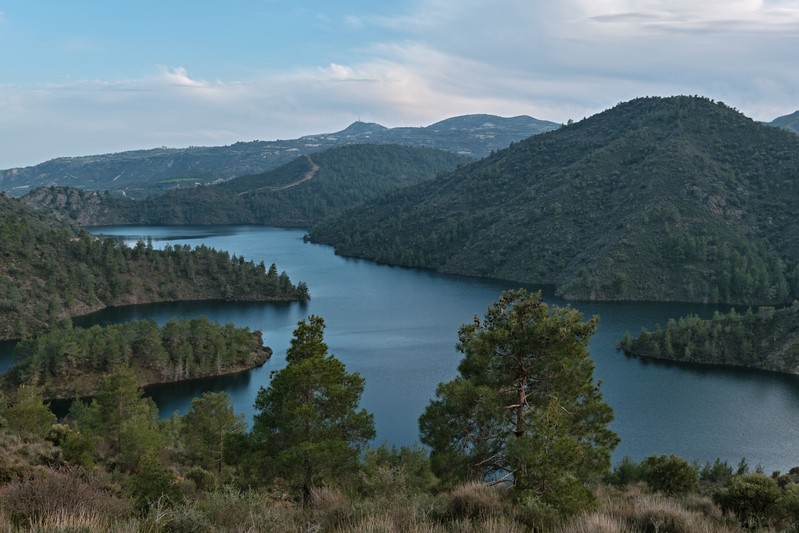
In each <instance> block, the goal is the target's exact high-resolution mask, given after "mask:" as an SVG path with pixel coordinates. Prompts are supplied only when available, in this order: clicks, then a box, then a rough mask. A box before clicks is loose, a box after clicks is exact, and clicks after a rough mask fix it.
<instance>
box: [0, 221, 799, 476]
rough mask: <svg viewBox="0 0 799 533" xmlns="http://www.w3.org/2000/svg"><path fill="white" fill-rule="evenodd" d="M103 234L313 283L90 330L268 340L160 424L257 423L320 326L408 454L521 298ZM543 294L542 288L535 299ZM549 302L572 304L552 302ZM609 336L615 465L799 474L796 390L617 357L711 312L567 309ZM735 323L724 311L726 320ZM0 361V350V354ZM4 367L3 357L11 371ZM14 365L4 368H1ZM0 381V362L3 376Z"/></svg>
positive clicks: (167, 231)
mask: <svg viewBox="0 0 799 533" xmlns="http://www.w3.org/2000/svg"><path fill="white" fill-rule="evenodd" d="M94 231H95V232H96V233H100V234H104V235H113V236H117V237H119V238H122V239H125V240H126V241H129V242H135V241H136V240H137V239H146V238H148V237H150V238H152V239H153V242H154V245H155V246H156V247H158V246H163V245H165V244H168V243H169V244H189V245H192V246H194V245H199V244H207V245H209V246H213V247H215V248H217V249H224V250H228V251H229V252H230V253H231V254H236V255H243V256H244V257H245V258H247V259H252V260H255V261H256V262H257V261H264V262H265V263H266V264H267V265H269V264H270V263H272V262H275V263H277V266H278V270H281V271H282V270H285V271H286V272H288V274H289V275H290V276H291V279H292V280H293V281H295V282H296V281H305V282H306V283H308V285H309V287H310V291H311V296H312V299H311V301H310V302H308V303H307V304H300V303H281V304H275V303H229V304H228V303H216V302H215V303H188V304H187V303H183V304H163V305H146V306H136V307H128V308H116V309H109V310H105V311H102V312H100V313H97V314H95V315H92V316H90V317H87V318H85V319H83V320H82V321H76V322H82V323H83V324H91V323H109V322H118V321H124V320H131V319H136V318H153V319H155V320H157V321H159V322H160V323H163V322H164V321H166V320H168V319H169V318H171V317H173V316H199V315H205V316H207V317H209V318H210V319H212V320H217V321H221V322H232V323H234V324H237V325H240V326H249V327H250V328H253V329H259V330H261V331H263V332H264V342H265V343H266V344H267V345H268V346H271V347H272V349H273V350H274V356H273V357H272V359H271V360H270V361H269V362H268V363H267V364H266V365H264V367H262V368H260V369H256V370H253V371H252V372H249V373H246V374H242V375H238V376H232V377H226V378H216V379H211V380H206V381H203V382H199V383H192V384H179V385H169V386H160V387H155V388H152V389H149V390H148V393H150V394H151V395H152V396H153V397H154V398H155V400H156V402H157V404H158V406H159V408H160V409H161V413H162V415H164V416H168V415H170V414H171V413H172V412H174V411H180V412H185V410H186V409H187V407H188V405H189V403H190V401H191V398H192V397H194V396H196V395H199V394H201V393H202V392H203V391H204V390H226V391H227V392H228V393H230V395H231V396H232V398H233V401H234V404H235V408H236V410H237V412H241V413H244V414H245V415H246V416H247V417H248V419H249V418H251V416H252V412H253V410H252V406H253V402H254V400H255V396H256V394H257V391H258V389H259V387H261V386H267V385H268V383H269V376H270V373H271V372H273V371H275V370H278V369H280V368H282V367H283V366H284V365H285V359H284V355H285V350H286V348H287V347H288V345H289V341H290V339H291V333H292V331H293V329H294V328H295V327H296V324H297V322H298V321H299V320H302V319H303V318H305V317H306V316H308V315H309V314H317V315H320V316H322V317H323V318H324V319H325V322H326V324H327V330H326V336H325V338H326V341H327V344H328V346H329V348H330V352H331V353H333V354H335V355H336V356H337V357H338V358H339V359H341V360H342V361H343V362H344V363H345V364H346V366H347V369H348V370H349V371H356V372H359V373H360V374H361V375H362V376H363V377H364V378H365V380H366V389H365V391H364V395H363V399H362V403H363V406H364V407H365V408H366V409H368V410H369V411H371V412H372V413H374V415H375V425H376V429H377V435H378V436H377V443H380V442H383V441H387V442H388V443H390V444H396V445H401V444H412V443H414V442H416V441H417V439H418V427H417V420H418V417H419V415H420V414H421V413H422V411H423V410H424V408H425V406H426V405H427V403H428V402H429V401H430V399H431V398H432V397H433V396H434V394H435V388H436V385H437V384H438V383H439V382H442V381H447V380H450V379H452V378H453V377H454V376H455V374H456V368H457V364H458V362H459V360H460V354H459V353H458V352H457V351H456V350H455V343H456V341H457V331H458V327H459V326H460V325H461V324H463V323H465V322H470V321H471V320H472V318H473V316H474V315H475V314H477V315H481V316H482V315H483V314H484V312H485V310H486V308H487V307H488V305H490V304H491V303H492V302H493V301H494V300H496V298H497V297H498V296H499V294H500V293H501V292H502V291H503V290H506V289H511V288H516V287H518V286H519V285H518V284H516V283H509V282H498V281H486V280H479V279H472V278H463V277H454V276H446V275H441V274H436V273H432V272H428V271H422V270H414V269H405V268H398V267H389V266H383V265H377V264H374V263H370V262H367V261H363V260H356V259H347V258H343V257H339V256H336V255H335V254H334V253H333V250H332V248H330V247H327V246H322V245H315V244H309V243H305V242H303V240H302V236H303V233H304V232H303V231H302V230H285V229H274V228H263V227H105V228H96V229H95V230H94ZM527 288H530V289H535V287H527ZM544 292H545V295H546V300H547V301H548V302H550V303H554V304H558V305H566V303H567V302H564V301H562V300H560V299H558V298H556V297H554V296H553V295H552V293H551V291H547V290H546V289H545V290H544ZM572 305H573V306H574V307H576V308H578V309H580V310H581V311H583V313H584V314H585V316H586V317H589V316H591V315H594V314H597V315H599V316H600V326H599V329H598V331H597V333H596V334H595V335H594V337H593V338H592V340H591V343H590V345H589V350H590V353H591V356H592V358H593V360H594V362H595V364H596V371H595V377H596V378H597V379H598V380H601V381H602V387H601V390H602V391H603V394H604V397H605V400H606V401H607V402H608V403H609V404H610V405H611V406H612V407H613V408H614V411H615V416H616V418H615V420H614V422H613V425H612V427H613V429H614V430H615V431H616V432H617V433H618V434H619V436H620V437H621V439H622V440H621V444H620V445H619V447H618V448H617V450H616V453H615V455H614V459H615V460H618V459H620V458H621V457H622V456H624V455H629V456H631V457H632V458H634V459H636V460H639V459H642V458H644V457H646V456H648V455H651V454H653V453H666V454H671V453H675V454H677V455H680V456H682V457H685V458H687V459H689V460H698V461H700V462H702V463H704V462H705V461H708V460H711V461H712V460H713V459H715V458H716V457H720V458H722V459H724V460H727V461H729V462H730V463H731V464H735V463H737V462H738V461H739V460H740V459H741V458H742V457H745V458H746V459H747V461H748V462H749V463H750V464H751V465H757V464H760V465H762V466H763V467H764V468H765V469H766V471H767V472H770V471H772V470H782V471H786V470H787V469H789V468H790V467H792V466H796V465H799V423H797V422H799V379H797V378H794V377H787V376H781V375H775V374H769V373H765V372H754V371H745V370H735V369H722V368H703V367H697V366H690V365H677V364H667V363H653V362H644V361H641V360H638V359H634V358H628V357H626V356H625V355H623V354H622V353H621V352H618V351H616V349H615V345H616V343H617V342H618V341H619V339H620V338H621V337H622V336H623V335H624V333H625V331H629V332H631V333H637V332H638V331H639V330H640V328H641V327H642V326H646V327H650V328H651V327H653V326H654V324H655V323H657V322H659V323H661V324H665V322H666V320H667V319H668V318H670V317H676V316H679V315H684V314H687V313H697V314H699V315H701V316H707V317H710V316H712V314H713V312H714V311H715V310H716V309H717V308H716V307H714V306H703V305H691V304H672V303H668V304H655V303H594V302H591V303H586V302H572ZM722 310H723V311H727V310H728V309H727V308H724V309H722ZM0 350H2V347H1V346H0ZM7 359H8V358H7V357H6V360H7ZM6 364H7V363H6ZM0 368H2V363H0Z"/></svg>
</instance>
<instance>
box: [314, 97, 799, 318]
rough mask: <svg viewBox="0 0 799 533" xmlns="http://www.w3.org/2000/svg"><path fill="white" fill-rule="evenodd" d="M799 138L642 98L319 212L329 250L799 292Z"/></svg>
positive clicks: (504, 269) (692, 287) (699, 107)
mask: <svg viewBox="0 0 799 533" xmlns="http://www.w3.org/2000/svg"><path fill="white" fill-rule="evenodd" d="M797 174H799V137H797V136H796V135H795V134H793V133H790V132H786V131H782V130H779V129H777V128H773V127H769V126H765V125H763V124H759V123H756V122H754V121H753V120H751V119H749V118H747V117H745V116H743V115H742V114H740V113H738V112H737V111H735V110H733V109H731V108H729V107H727V106H726V105H724V104H723V103H721V102H713V101H711V100H708V99H705V98H698V97H686V96H682V97H671V98H638V99H635V100H632V101H630V102H626V103H622V104H619V105H617V106H616V107H614V108H613V109H610V110H607V111H605V112H602V113H599V114H597V115H595V116H592V117H590V118H588V119H585V120H582V121H580V122H577V123H574V124H571V125H568V126H566V127H563V128H561V129H559V130H556V131H552V132H548V133H543V134H541V135H536V136H534V137H531V138H529V139H526V140H524V141H521V142H518V143H515V144H513V145H512V146H511V147H509V148H507V149H505V150H501V151H499V152H496V153H495V154H493V155H491V156H489V157H486V158H485V159H483V160H480V161H477V162H475V163H472V164H470V165H467V166H465V167H463V168H461V169H458V170H456V171H453V172H451V173H449V174H446V175H443V176H442V177H440V178H438V179H436V180H433V181H429V182H425V183H421V184H419V185H416V186H413V187H410V188H408V189H403V190H399V191H395V192H393V193H391V194H389V195H387V196H384V197H381V198H379V199H377V200H374V201H372V202H369V203H367V204H365V205H363V206H361V207H359V208H354V209H353V210H351V211H347V212H346V213H343V214H342V215H340V216H339V217H337V218H334V219H328V220H326V221H324V222H322V223H320V224H318V225H317V226H315V227H313V228H312V229H311V231H310V237H311V240H313V241H316V242H321V243H326V244H332V245H334V246H335V247H336V252H337V253H340V254H343V255H349V256H358V257H364V258H369V259H373V260H376V261H380V262H385V263H391V264H397V265H403V266H411V267H425V268H432V269H436V270H438V271H441V272H448V273H456V274H466V275H473V276H484V277H490V278H498V279H508V280H515V281H520V282H525V283H549V284H554V285H556V286H557V291H558V293H559V294H561V295H563V296H565V297H567V298H573V299H591V300H649V301H651V300H660V301H663V300H674V301H692V302H726V303H742V304H749V305H768V304H777V303H789V302H791V301H792V300H794V299H796V298H797V297H799V240H797V239H796V238H795V236H796V235H797V234H799V218H797V217H796V212H797V211H799V180H797V179H795V176H796V175H797Z"/></svg>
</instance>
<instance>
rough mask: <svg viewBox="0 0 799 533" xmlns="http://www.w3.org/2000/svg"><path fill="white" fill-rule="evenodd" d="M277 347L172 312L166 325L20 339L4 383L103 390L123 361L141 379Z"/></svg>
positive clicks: (241, 362) (232, 367)
mask: <svg viewBox="0 0 799 533" xmlns="http://www.w3.org/2000/svg"><path fill="white" fill-rule="evenodd" d="M271 354H272V351H271V350H270V349H269V348H265V347H264V346H263V341H262V338H261V333H260V332H258V331H256V332H251V331H250V330H249V328H237V327H235V326H234V325H233V324H227V325H221V324H216V323H212V322H209V321H208V319H206V318H205V317H200V318H197V319H181V320H170V321H168V322H167V323H166V324H165V325H164V326H163V327H158V324H156V323H155V321H153V320H138V321H134V322H128V323H125V324H116V325H111V326H105V327H100V326H93V327H91V328H89V329H83V328H75V327H70V328H66V329H62V330H58V331H54V332H50V333H46V334H44V335H41V336H39V337H36V338H35V339H28V340H24V341H20V342H19V343H18V344H17V346H16V348H15V349H14V356H15V358H18V359H19V360H20V362H19V363H17V364H16V365H14V366H13V367H11V368H10V369H9V370H8V371H7V372H6V374H5V376H4V378H5V379H4V383H3V384H4V388H5V389H6V390H14V389H16V388H17V387H19V386H21V385H31V386H35V387H38V388H39V389H40V390H41V394H42V395H43V396H44V397H45V398H48V399H57V398H85V397H88V396H93V395H95V394H97V392H98V391H99V390H100V386H101V384H102V378H103V376H105V375H107V374H109V373H111V372H113V371H114V369H116V368H118V367H120V366H126V367H131V368H134V369H136V370H137V376H138V378H139V379H138V380H137V384H138V385H139V386H141V387H145V386H147V385H152V384H156V383H170V382H176V381H184V380H189V379H197V378H202V377H208V376H219V375H223V374H232V373H235V372H241V371H244V370H249V369H251V368H254V367H257V366H261V365H262V364H264V362H266V360H267V359H268V358H269V356H270V355H271Z"/></svg>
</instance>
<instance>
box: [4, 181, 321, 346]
mask: <svg viewBox="0 0 799 533" xmlns="http://www.w3.org/2000/svg"><path fill="white" fill-rule="evenodd" d="M309 297H310V296H309V292H308V287H307V285H305V283H302V282H299V283H297V284H296V285H295V284H294V283H292V281H291V280H290V279H289V276H288V275H287V274H286V273H285V272H282V273H278V271H277V268H276V267H275V265H271V266H270V267H266V265H264V264H263V263H259V264H255V263H253V262H252V261H246V260H245V259H244V258H243V257H236V256H231V255H230V254H229V253H228V252H220V251H216V250H213V249H212V248H209V247H207V246H199V247H197V248H194V249H191V248H190V247H188V246H167V247H165V248H164V249H163V250H156V249H154V248H153V246H152V243H151V242H148V243H145V242H140V243H138V244H137V245H135V246H133V247H129V246H126V245H125V244H124V243H122V242H120V241H117V240H114V239H98V238H96V237H93V236H91V235H89V234H88V233H87V232H85V231H83V230H80V229H78V228H76V227H73V226H71V225H69V224H67V223H64V222H59V221H57V220H56V219H54V218H48V217H47V216H46V215H45V214H42V213H38V212H36V211H34V210H32V209H31V208H29V207H27V206H25V205H23V204H22V203H21V202H19V201H18V200H14V199H11V198H9V197H6V196H3V195H0V311H2V313H1V314H0V339H16V338H24V337H28V336H31V335H34V334H38V333H42V332H44V331H48V330H52V329H56V328H59V327H64V326H67V325H69V323H70V318H71V317H73V316H77V315H83V314H87V313H89V312H91V311H96V310H98V309H102V308H104V307H107V306H110V305H127V304H139V303H150V302H163V301H176V300H251V301H267V300H307V299H308V298H309Z"/></svg>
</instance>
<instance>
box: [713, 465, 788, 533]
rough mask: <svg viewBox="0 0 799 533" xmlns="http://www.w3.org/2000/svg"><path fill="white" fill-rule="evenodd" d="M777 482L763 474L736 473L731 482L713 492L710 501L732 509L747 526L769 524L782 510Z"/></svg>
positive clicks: (773, 521)
mask: <svg viewBox="0 0 799 533" xmlns="http://www.w3.org/2000/svg"><path fill="white" fill-rule="evenodd" d="M781 495H782V494H781V491H780V487H779V485H777V482H776V481H775V480H773V479H771V478H770V477H767V476H764V475H763V474H758V473H754V474H743V475H740V476H735V477H734V478H733V479H732V482H731V483H730V485H729V486H728V487H727V488H725V489H722V490H720V491H718V492H716V493H715V494H714V495H713V501H715V502H716V504H717V505H718V506H719V507H721V510H722V511H723V512H725V513H733V514H735V516H736V517H737V518H738V521H739V522H740V523H741V525H742V526H744V527H746V528H751V529H755V528H759V527H769V526H771V525H772V524H774V523H776V522H777V521H778V520H780V519H781V518H782V516H783V514H784V511H783V508H782V506H781V505H780V501H779V500H780V497H781Z"/></svg>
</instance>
